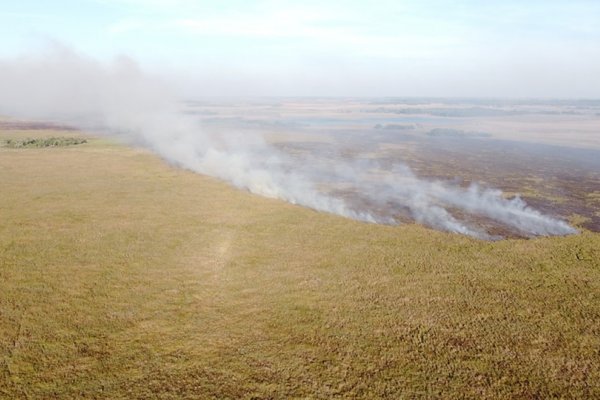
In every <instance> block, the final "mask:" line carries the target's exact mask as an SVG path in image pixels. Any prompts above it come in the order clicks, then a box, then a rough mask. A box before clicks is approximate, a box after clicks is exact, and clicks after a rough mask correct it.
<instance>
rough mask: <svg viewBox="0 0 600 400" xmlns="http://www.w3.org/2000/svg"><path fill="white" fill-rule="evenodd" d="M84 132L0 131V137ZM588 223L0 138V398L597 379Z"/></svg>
mask: <svg viewBox="0 0 600 400" xmlns="http://www.w3.org/2000/svg"><path fill="white" fill-rule="evenodd" d="M36 135H37V136H39V137H50V136H69V135H73V136H74V137H76V136H77V135H80V134H79V133H77V132H47V131H39V132H34V131H28V132H18V131H14V130H13V131H0V139H10V138H13V139H19V138H21V137H25V136H27V137H36ZM599 349H600V234H598V233H592V232H588V231H583V232H582V233H581V234H579V235H575V236H569V237H561V238H558V237H555V238H540V239H535V240H504V241H500V242H494V243H490V242H482V241H477V240H474V239H470V238H467V237H463V236H459V235H453V234H446V233H442V232H436V231H432V230H429V229H426V228H423V227H420V226H417V225H413V224H406V225H402V226H398V227H390V226H377V225H372V224H364V223H359V222H355V221H351V220H347V219H344V218H340V217H336V216H332V215H326V214H321V213H317V212H314V211H311V210H308V209H304V208H301V207H296V206H293V205H290V204H286V203H283V202H280V201H276V200H270V199H265V198H261V197H257V196H254V195H251V194H249V193H246V192H242V191H238V190H236V189H233V188H231V187H230V186H228V185H226V184H224V183H222V182H219V181H217V180H215V179H212V178H209V177H205V176H201V175H197V174H194V173H191V172H187V171H183V170H179V169H176V168H173V167H170V166H168V165H166V164H165V163H164V162H163V161H161V160H160V159H158V158H157V157H155V156H153V155H151V154H149V153H147V152H145V151H141V150H136V149H131V148H126V147H123V146H119V145H116V144H113V143H109V142H107V141H102V140H98V139H93V138H92V139H88V143H85V144H80V145H77V146H67V147H53V148H40V149H38V148H30V149H6V148H2V149H0V398H7V399H8V398H44V399H47V398H67V399H68V398H110V399H117V398H164V399H180V398H200V399H204V398H219V399H222V398H315V399H317V398H318V399H321V398H322V399H326V398H394V399H402V398H558V397H564V398H599V397H600V350H599Z"/></svg>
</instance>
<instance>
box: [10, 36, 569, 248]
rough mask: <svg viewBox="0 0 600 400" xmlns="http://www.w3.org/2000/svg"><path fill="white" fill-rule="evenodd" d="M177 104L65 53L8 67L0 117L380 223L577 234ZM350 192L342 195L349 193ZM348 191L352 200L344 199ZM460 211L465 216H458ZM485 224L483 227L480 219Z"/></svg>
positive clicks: (482, 192) (475, 194)
mask: <svg viewBox="0 0 600 400" xmlns="http://www.w3.org/2000/svg"><path fill="white" fill-rule="evenodd" d="M179 104H180V103H179V102H178V99H177V97H176V96H175V95H174V94H173V93H171V92H170V91H169V90H168V88H167V86H166V85H163V84H161V82H160V81H159V80H156V79H150V78H148V77H147V76H146V75H144V74H143V73H142V72H141V71H140V69H139V68H138V67H137V65H136V64H135V63H134V62H133V61H131V60H130V59H128V58H125V57H123V58H120V59H117V60H116V61H115V62H114V63H113V64H112V65H110V66H106V65H103V64H100V63H98V62H96V61H94V60H92V59H89V58H87V57H84V56H81V55H78V54H76V53H74V52H73V51H71V50H68V49H64V48H60V47H58V48H53V49H51V50H50V51H49V52H48V53H46V54H43V55H36V56H24V57H21V58H18V59H11V60H0V114H4V115H10V116H16V117H22V118H38V119H51V120H58V121H60V122H66V123H70V124H74V125H77V126H80V127H82V128H84V129H91V130H94V131H96V132H105V133H108V134H111V135H114V136H116V137H119V138H121V139H122V140H124V141H127V142H129V143H134V144H137V145H143V146H145V147H147V148H150V149H151V150H153V151H154V152H156V153H157V154H159V155H160V156H162V157H163V158H165V159H166V160H168V161H169V162H171V163H173V164H175V165H178V166H180V167H183V168H187V169H190V170H193V171H196V172H199V173H203V174H207V175H211V176H214V177H217V178H220V179H223V180H225V181H227V182H229V183H231V184H233V185H235V186H237V187H239V188H243V189H247V190H249V191H251V192H253V193H256V194H259V195H263V196H268V197H273V198H278V199H282V200H286V201H288V202H291V203H294V204H299V205H303V206H306V207H310V208H313V209H315V210H319V211H325V212H330V213H334V214H338V215H342V216H345V217H349V218H353V219H357V220H361V221H368V222H376V223H392V224H393V223H396V221H397V218H396V217H397V216H398V215H399V214H400V213H405V214H406V213H407V214H409V215H410V216H411V217H412V218H413V219H414V220H416V221H418V222H420V223H423V224H425V225H428V226H431V227H434V228H437V229H442V230H445V231H450V232H456V233H461V234H465V235H470V236H474V237H478V238H483V239H492V238H494V237H493V236H492V235H490V234H489V233H488V232H486V230H485V229H484V228H483V227H481V226H478V224H477V223H476V222H469V220H471V221H473V219H472V218H471V219H469V218H460V217H458V216H457V215H471V216H478V217H480V218H485V219H488V220H493V221H495V222H496V223H499V224H501V225H504V226H507V227H509V228H511V229H513V230H516V231H518V232H520V233H521V234H523V235H525V236H537V235H565V234H571V233H575V232H576V231H575V230H574V229H573V228H572V227H570V226H569V225H567V224H566V223H564V222H562V221H559V220H556V219H554V218H551V217H548V216H545V215H542V214H541V213H539V212H538V211H536V210H534V209H532V208H530V207H528V206H527V205H526V204H525V203H524V202H523V201H522V200H520V199H519V198H515V199H512V200H508V199H505V198H504V197H503V196H502V193H501V192H500V191H497V190H490V189H482V188H479V187H478V186H475V185H473V186H471V187H469V188H467V189H465V188H461V187H459V186H456V185H451V184H449V183H444V182H438V181H429V180H424V179H420V178H419V177H417V176H415V175H414V174H413V172H412V171H411V170H410V169H409V168H408V167H407V166H406V165H403V164H397V165H395V166H393V167H391V168H390V167H386V168H384V167H382V166H381V165H378V164H377V163H374V162H367V161H361V160H348V159H347V158H344V157H334V158H331V157H330V158H328V159H326V158H322V157H321V158H319V157H316V156H314V155H310V154H309V155H306V156H305V157H304V158H303V159H298V158H297V157H292V156H291V155H289V154H286V153H285V152H283V151H280V150H277V149H276V148H274V147H273V146H270V145H269V144H268V143H266V142H265V141H264V140H263V138H262V137H260V136H257V135H250V134H248V133H244V134H238V133H236V132H231V133H228V134H223V133H220V134H216V133H212V132H207V131H205V130H203V129H201V127H199V126H198V124H197V122H196V121H195V120H193V119H192V118H191V117H190V116H186V115H184V114H182V113H180V112H179V110H178V108H179ZM341 187H343V188H345V191H341V190H340V188H341ZM342 192H343V193H342ZM455 211H458V213H457V212H455ZM475 220H476V219H475Z"/></svg>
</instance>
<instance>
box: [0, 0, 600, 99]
mask: <svg viewBox="0 0 600 400" xmlns="http://www.w3.org/2000/svg"><path fill="white" fill-rule="evenodd" d="M0 18H1V19H2V24H0V44H1V46H0V60H6V59H9V60H10V59H14V58H19V57H27V56H28V54H39V53H44V52H47V51H48V48H49V47H54V46H59V47H61V46H64V47H67V48H71V49H74V50H75V51H77V52H80V53H81V54H83V55H85V56H88V57H91V58H93V59H95V60H98V61H99V62H101V63H107V64H110V63H111V62H112V60H114V59H115V58H119V57H128V58H130V59H132V60H135V62H137V63H138V64H139V65H140V66H141V67H142V68H143V69H144V71H146V72H148V73H150V74H153V75H158V76H160V77H161V78H162V79H164V80H166V81H168V82H169V84H170V85H172V86H174V87H176V88H177V90H178V91H179V92H180V93H181V94H182V96H184V97H211V96H224V97H315V96H317V97H428V98H510V99H525V98H535V99H550V98H558V99H581V98H586V99H588V98H589V99H591V98H597V97H598V96H599V93H600V75H598V74H597V71H598V70H600V48H599V46H598V45H597V44H598V43H599V42H600V26H599V25H598V24H597V21H598V20H600V3H598V2H593V1H584V0H580V1H562V0H561V1H558V0H555V1H544V2H542V1H528V2H517V1H507V2H502V3H501V4H490V2H485V3H483V2H477V1H459V2H455V1H453V2H450V1H446V0H433V1H423V2H408V1H404V2H398V1H378V2H376V3H370V4H365V3H364V2H360V1H347V2H339V1H326V2H314V1H308V2H302V4H298V3H295V2H290V1H279V2H274V1H264V0H260V1H247V2H241V1H230V2H210V1H204V2H197V1H189V0H172V1H167V0H153V1H139V0H84V1H73V0H60V1H55V2H52V3H39V2H35V1H29V0H26V1H22V2H11V3H9V4H6V5H4V6H3V9H2V11H0Z"/></svg>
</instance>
